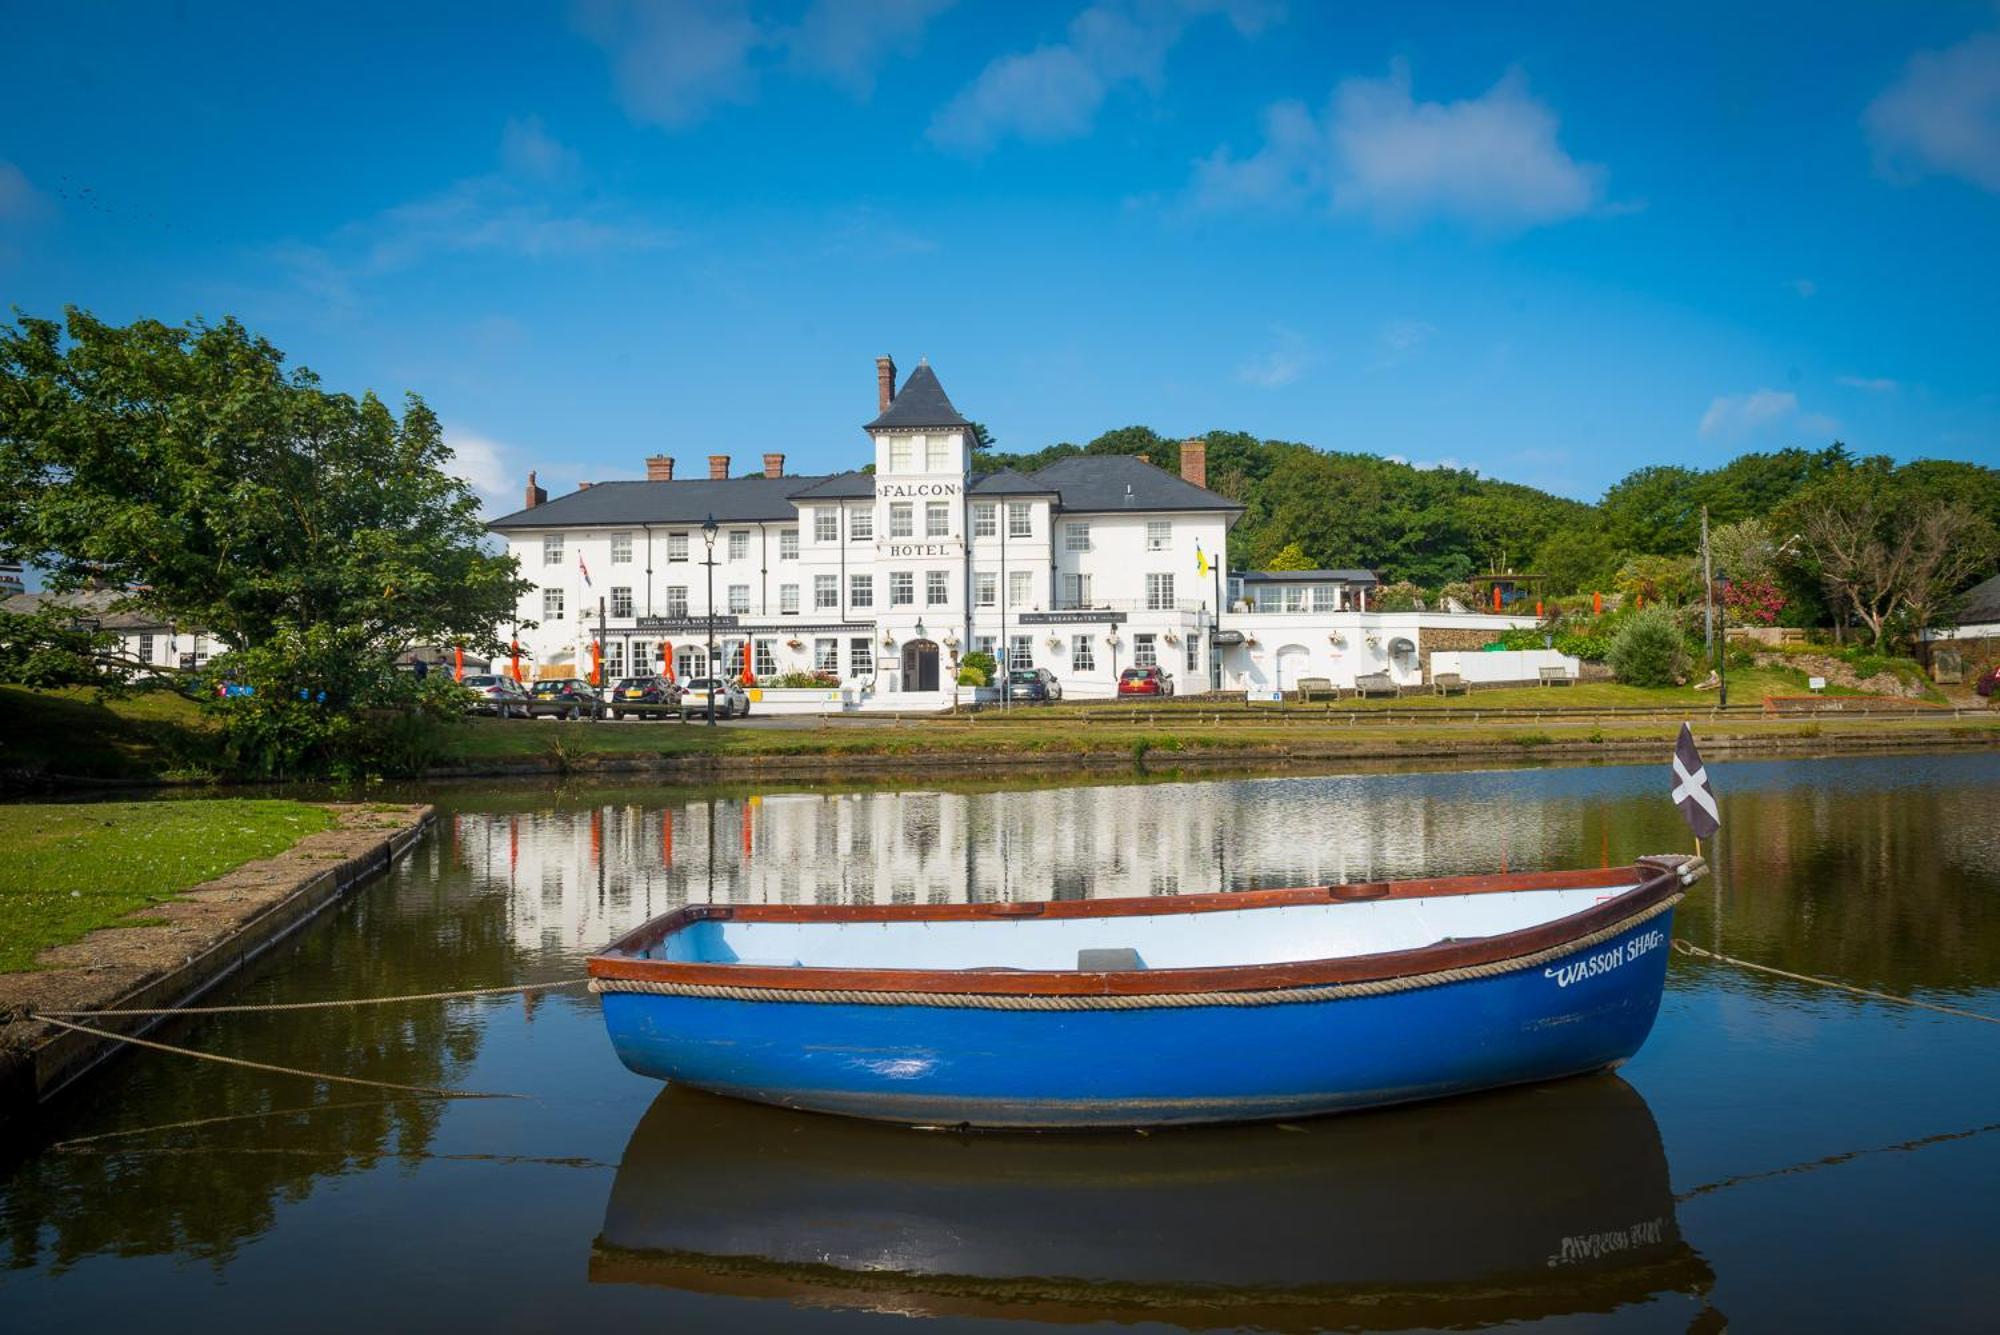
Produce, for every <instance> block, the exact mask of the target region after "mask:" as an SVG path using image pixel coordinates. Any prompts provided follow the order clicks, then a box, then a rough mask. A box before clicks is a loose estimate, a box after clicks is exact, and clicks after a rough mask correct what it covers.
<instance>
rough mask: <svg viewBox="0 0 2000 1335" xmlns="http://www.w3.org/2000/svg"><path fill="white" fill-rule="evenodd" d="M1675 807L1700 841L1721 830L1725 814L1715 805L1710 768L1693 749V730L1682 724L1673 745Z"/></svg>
mask: <svg viewBox="0 0 2000 1335" xmlns="http://www.w3.org/2000/svg"><path fill="white" fill-rule="evenodd" d="M1674 805H1675V806H1677V807H1679V808H1680V809H1681V819H1682V820H1684V821H1686V822H1687V823H1688V828H1689V829H1691V830H1693V831H1694V837H1695V838H1697V839H1706V838H1708V837H1709V836H1710V835H1711V834H1714V833H1715V832H1716V831H1717V830H1719V829H1721V828H1722V812H1721V810H1720V809H1719V808H1717V806H1716V805H1715V789H1713V788H1711V787H1710V786H1709V783H1708V767H1707V766H1706V765H1704V764H1702V763H1701V752H1699V751H1697V750H1695V749H1694V729H1693V728H1690V727H1689V726H1688V725H1687V724H1685V723H1683V724H1681V735H1680V740H1679V741H1677V742H1675V743H1674Z"/></svg>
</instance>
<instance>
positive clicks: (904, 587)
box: [889, 570, 917, 607]
mask: <svg viewBox="0 0 2000 1335" xmlns="http://www.w3.org/2000/svg"><path fill="white" fill-rule="evenodd" d="M916 604H917V576H916V572H915V571H911V570H892V571H890V572H889V606H891V607H915V606H916Z"/></svg>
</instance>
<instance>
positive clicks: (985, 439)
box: [972, 422, 993, 450]
mask: <svg viewBox="0 0 2000 1335" xmlns="http://www.w3.org/2000/svg"><path fill="white" fill-rule="evenodd" d="M972 448H973V449H975V450H990V449H992V448H993V433H992V432H991V431H988V430H987V429H986V423H984V422H974V423H973V424H972Z"/></svg>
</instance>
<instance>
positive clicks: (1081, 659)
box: [1069, 635, 1097, 672]
mask: <svg viewBox="0 0 2000 1335" xmlns="http://www.w3.org/2000/svg"><path fill="white" fill-rule="evenodd" d="M1069 670H1070V671H1071V672H1095V671H1097V650H1096V648H1095V647H1094V645H1093V642H1092V637H1090V636H1088V635H1072V636H1070V637H1069Z"/></svg>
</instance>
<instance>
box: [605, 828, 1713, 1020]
mask: <svg viewBox="0 0 2000 1335" xmlns="http://www.w3.org/2000/svg"><path fill="white" fill-rule="evenodd" d="M1635 880H1636V881H1637V882H1638V884H1636V885H1633V886H1632V888H1630V889H1628V890H1625V891H1624V892H1622V893H1620V894H1618V895H1616V896H1614V897H1612V898H1611V899H1608V900H1606V901H1605V902H1603V903H1601V904H1595V905H1593V906H1591V907H1590V908H1588V909H1585V910H1583V911H1582V912H1580V913H1572V914H1570V915H1568V916H1566V917H1562V918H1558V919H1556V920H1555V921H1553V922H1547V923H1541V924H1539V925H1537V926H1534V927H1527V928H1523V929H1521V930H1520V931H1518V932H1506V933H1503V934H1501V935H1499V936H1488V937H1480V938H1478V939H1476V940H1470V941H1442V942H1438V943H1436V944H1434V945H1429V946H1420V947H1417V948H1415V949H1412V950H1392V951H1383V952H1380V953H1377V954H1373V955H1352V956H1342V957H1338V958H1333V959H1319V960H1294V961H1287V962H1285V963H1282V964H1232V965H1218V966H1214V967H1210V968H1193V969H1144V970H1132V971H1120V972H1114V973H1079V972H1076V971H1073V970H1063V971H1056V970H1031V969H1030V970H1005V971H1000V972H979V971H970V970H962V969H942V970H921V969H828V968H818V967H812V966H784V967H772V966H763V965H746V964H692V963H687V962H683V961H670V960H658V959H644V958H641V955H642V954H643V952H644V951H646V950H647V949H649V948H651V947H653V946H654V945H657V944H658V943H659V942H660V941H662V940H664V939H665V938H666V937H668V936H670V935H671V934H673V933H674V932H678V931H681V930H682V929H684V928H686V927H688V926H691V925H693V924H694V923H697V922H705V921H728V920H734V921H738V922H911V921H916V922H963V921H968V920H1005V919H1008V918H1019V917H1045V918H1121V917H1140V916H1150V915H1156V914H1176V913H1218V912H1227V911H1231V910H1236V909H1262V908H1279V907H1284V906H1287V905H1298V904H1326V903H1343V902H1349V901H1351V900H1354V899H1355V898H1356V896H1355V895H1354V894H1353V893H1352V892H1353V891H1355V890H1357V889H1362V890H1365V891H1366V892H1367V893H1366V895H1365V896H1364V897H1363V902H1369V903H1379V902H1380V901H1381V900H1383V899H1422V898H1437V897H1443V896H1447V895H1478V894H1502V893H1506V892H1508V891H1518V890H1557V889H1584V888H1588V887H1591V886H1597V885H1604V886H1610V885H1618V884H1629V883H1631V882H1633V881H1635ZM1380 887H1386V889H1385V890H1383V892H1381V893H1377V890H1378V888H1380ZM1680 888H1681V880H1680V876H1679V873H1678V871H1677V863H1675V862H1660V863H1655V862H1649V861H1641V862H1639V863H1636V864H1634V865H1632V866H1626V867H1611V868H1605V869H1598V870H1589V871H1554V872H1516V873H1511V874H1505V875H1491V876H1453V877H1443V878H1435V879H1429V880H1413V881H1388V882H1370V883H1367V884H1366V885H1365V886H1362V887H1355V886H1324V885H1321V886H1305V887H1299V888H1295V889H1284V890H1248V891H1242V892H1238V893H1222V894H1207V895H1180V896H1167V897H1163V898H1159V899H1151V898H1149V899H1105V900H1066V901H1062V902H1060V903H1047V904H1023V903H1012V902H1010V903H1003V904H915V905H889V906H884V907H867V906H857V905H796V904H735V905H718V904H690V905H687V906H685V907H683V908H679V909H676V910H674V911H673V912H671V913H668V914H664V915H662V916H661V917H658V918H655V919H653V920H652V921H651V922H648V923H645V924H644V925H642V926H640V927H638V928H637V929H635V930H633V931H631V932H629V933H627V934H626V935H625V936H623V937H621V938H619V939H618V940H617V941H615V942H613V943H612V944H611V945H610V946H608V947H606V948H605V949H604V950H602V951H600V952H599V953H598V954H595V955H592V956H591V957H590V960H589V970H590V976H591V977H593V978H616V979H625V980H630V981H634V982H663V983H684V984H696V985H702V986H709V987H745V988H772V989H779V990H790V991H860V992H937V993H945V994H958V995H965V994H978V995H993V996H1147V995H1152V994H1161V993H1178V992H1242V991H1262V990H1266V989H1271V988H1285V987H1315V986H1325V985H1329V984H1335V983H1361V982H1371V981H1375V980H1377V979H1383V978H1401V977H1407V976H1410V975H1413V974H1424V973H1437V972H1442V971H1444V970H1447V969H1459V968H1466V967H1469V966H1472V965H1479V964H1492V963H1496V962H1499V961H1502V960H1508V959H1514V958H1517V957H1519V956H1522V955H1529V954H1533V953H1534V952H1536V951H1540V950H1548V949H1551V948H1553V947H1556V946H1560V945H1562V944H1563V943H1564V942H1565V941H1570V940H1575V939H1577V938H1580V937H1584V936H1588V935H1590V934H1591V933H1592V932H1596V931H1599V930H1602V929H1603V928H1606V927H1609V926H1611V925H1612V924H1613V923H1616V922H1618V921H1620V920H1622V919H1624V918H1627V917H1629V916H1631V915H1632V914H1635V913H1638V912H1641V911H1643V910H1644V909H1647V908H1650V907H1652V906H1653V905H1655V904H1658V903H1659V902H1661V901H1662V900H1664V899H1666V898H1667V897H1669V896H1670V895H1673V894H1675V893H1677V892H1678V891H1679V890H1680Z"/></svg>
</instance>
